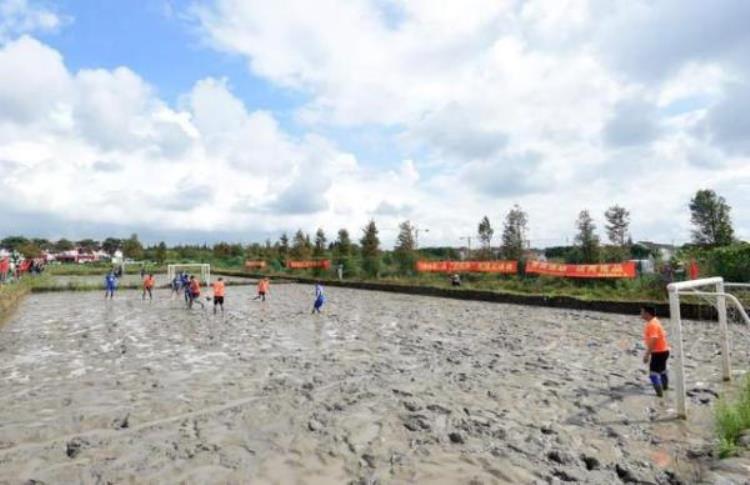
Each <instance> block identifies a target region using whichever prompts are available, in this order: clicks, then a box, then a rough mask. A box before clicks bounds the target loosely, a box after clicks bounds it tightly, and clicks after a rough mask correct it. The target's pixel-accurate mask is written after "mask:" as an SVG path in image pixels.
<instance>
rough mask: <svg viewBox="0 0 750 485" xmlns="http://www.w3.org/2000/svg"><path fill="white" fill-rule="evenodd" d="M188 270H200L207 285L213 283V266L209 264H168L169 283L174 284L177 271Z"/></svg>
mask: <svg viewBox="0 0 750 485" xmlns="http://www.w3.org/2000/svg"><path fill="white" fill-rule="evenodd" d="M187 268H200V271H201V278H202V279H203V283H204V284H205V285H209V284H210V283H211V265H210V264H207V263H190V264H168V265H167V281H169V283H170V284H171V283H172V280H173V279H174V276H175V274H177V270H179V269H187Z"/></svg>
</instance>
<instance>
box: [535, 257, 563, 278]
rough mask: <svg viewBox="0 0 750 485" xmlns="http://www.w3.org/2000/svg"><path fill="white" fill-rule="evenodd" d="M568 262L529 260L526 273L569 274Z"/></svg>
mask: <svg viewBox="0 0 750 485" xmlns="http://www.w3.org/2000/svg"><path fill="white" fill-rule="evenodd" d="M568 266H571V265H568V264H559V263H548V262H546V261H527V262H526V274H542V275H546V276H562V277H565V276H567V274H568Z"/></svg>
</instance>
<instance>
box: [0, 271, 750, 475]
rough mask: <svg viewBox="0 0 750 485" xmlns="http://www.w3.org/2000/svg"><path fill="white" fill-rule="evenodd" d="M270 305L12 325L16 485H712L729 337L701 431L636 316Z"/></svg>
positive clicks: (41, 302) (36, 306) (708, 340)
mask: <svg viewBox="0 0 750 485" xmlns="http://www.w3.org/2000/svg"><path fill="white" fill-rule="evenodd" d="M271 291H272V296H271V298H270V299H269V301H267V302H265V303H260V302H251V301H250V298H251V297H252V296H253V294H252V293H253V288H252V287H230V288H228V289H227V296H226V312H225V314H224V315H220V314H219V315H217V316H214V315H212V314H211V311H210V310H208V311H203V310H201V309H200V308H199V309H196V310H193V311H188V310H186V309H185V308H184V306H183V305H182V303H181V300H179V299H171V298H170V296H169V292H168V291H167V290H159V291H157V292H155V296H156V298H155V300H154V301H153V302H148V301H146V302H143V301H141V299H140V293H139V292H137V291H124V292H121V293H119V294H118V295H117V297H116V298H115V300H114V301H112V302H105V301H104V298H103V297H102V296H101V295H99V294H98V293H95V292H85V293H51V294H34V295H31V296H30V297H28V298H27V299H26V300H25V301H24V303H23V304H22V305H21V307H20V308H19V309H18V311H17V312H16V313H15V315H14V316H13V317H12V318H11V319H10V320H9V321H8V322H7V323H6V324H5V325H4V326H3V327H1V328H0V357H1V358H0V482H2V481H3V480H7V481H8V482H10V483H23V482H25V481H27V480H37V481H38V482H44V483H78V482H81V483H107V482H113V483H118V482H129V483H156V482H169V483H175V482H180V481H184V482H186V483H247V482H253V483H280V484H282V483H283V484H287V483H350V482H351V483H562V482H572V481H579V482H583V483H680V482H683V483H694V482H695V481H696V480H698V477H699V472H700V470H699V465H698V463H699V458H700V455H701V453H703V452H704V451H705V444H706V443H707V442H708V441H709V440H710V439H711V436H712V429H711V406H712V404H713V402H714V401H715V399H716V396H717V393H719V392H721V390H722V384H721V378H720V356H719V343H718V339H717V330H716V325H715V324H712V323H708V322H700V323H698V322H695V323H691V322H688V323H686V324H685V330H684V332H685V338H686V343H687V345H686V348H687V365H688V368H687V389H688V390H689V395H690V398H689V399H690V412H691V416H690V420H689V421H688V422H687V423H685V422H681V421H675V420H673V419H672V418H671V417H672V415H673V413H674V403H673V399H672V398H673V391H669V392H668V394H667V398H665V399H662V400H659V399H657V398H655V397H654V396H653V395H652V391H651V390H650V389H649V388H648V380H647V376H646V370H645V368H644V366H643V364H641V362H640V358H641V347H640V332H641V323H640V321H639V320H638V318H637V317H628V316H622V315H605V314H598V313H586V312H576V311H569V310H556V309H546V308H532V307H523V306H513V305H500V304H491V303H480V302H463V301H458V300H446V299H439V298H429V297H415V296H409V295H396V294H386V293H377V292H367V291H357V290H350V289H335V288H329V289H328V297H329V302H328V304H327V305H326V306H325V307H324V313H323V315H319V316H317V315H315V316H314V315H310V314H309V311H310V308H311V305H312V300H313V297H312V288H311V287H308V286H300V285H291V284H290V285H279V286H276V287H272V289H271ZM204 301H205V300H204ZM667 329H668V330H669V327H667ZM732 332H733V351H734V355H733V358H734V362H735V365H736V366H737V367H738V368H742V367H743V366H745V367H746V366H747V362H748V352H749V350H748V349H750V345H749V344H750V332H748V331H747V328H746V327H738V326H733V327H732ZM701 450H704V451H701ZM38 482H37V483H38Z"/></svg>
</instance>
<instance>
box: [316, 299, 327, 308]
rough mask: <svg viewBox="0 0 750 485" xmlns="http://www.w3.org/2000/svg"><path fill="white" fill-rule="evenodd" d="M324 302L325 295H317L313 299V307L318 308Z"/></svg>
mask: <svg viewBox="0 0 750 485" xmlns="http://www.w3.org/2000/svg"><path fill="white" fill-rule="evenodd" d="M325 302H326V299H325V297H322V296H319V297H318V298H316V299H315V305H314V306H315V308H320V307H322V306H323V303H325Z"/></svg>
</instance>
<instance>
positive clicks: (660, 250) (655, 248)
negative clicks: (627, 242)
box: [638, 241, 677, 261]
mask: <svg viewBox="0 0 750 485" xmlns="http://www.w3.org/2000/svg"><path fill="white" fill-rule="evenodd" d="M638 245H639V246H643V247H645V248H647V249H648V250H649V251H651V252H652V253H653V254H654V255H656V256H658V257H659V258H661V259H662V260H663V261H669V260H670V259H672V257H673V256H674V255H675V254H676V253H677V247H676V246H674V245H672V244H661V243H655V242H651V241H639V242H638Z"/></svg>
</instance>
